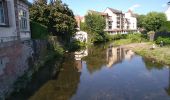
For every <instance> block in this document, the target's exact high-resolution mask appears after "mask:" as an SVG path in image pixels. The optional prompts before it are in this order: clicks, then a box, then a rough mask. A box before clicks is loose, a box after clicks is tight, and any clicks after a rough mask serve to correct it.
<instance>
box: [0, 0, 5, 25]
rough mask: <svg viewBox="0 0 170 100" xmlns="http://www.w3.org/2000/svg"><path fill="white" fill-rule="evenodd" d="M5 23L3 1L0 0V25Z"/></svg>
mask: <svg viewBox="0 0 170 100" xmlns="http://www.w3.org/2000/svg"><path fill="white" fill-rule="evenodd" d="M4 24H5V14H4V6H3V2H2V1H0V25H4Z"/></svg>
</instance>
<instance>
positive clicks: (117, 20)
mask: <svg viewBox="0 0 170 100" xmlns="http://www.w3.org/2000/svg"><path fill="white" fill-rule="evenodd" d="M104 13H106V14H108V17H106V29H105V31H106V32H108V33H110V34H117V33H128V32H136V31H137V19H136V17H135V14H133V12H132V11H130V10H129V11H128V12H126V13H123V12H122V11H119V10H116V9H112V8H106V10H105V11H104Z"/></svg>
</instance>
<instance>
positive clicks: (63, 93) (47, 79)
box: [9, 45, 170, 100]
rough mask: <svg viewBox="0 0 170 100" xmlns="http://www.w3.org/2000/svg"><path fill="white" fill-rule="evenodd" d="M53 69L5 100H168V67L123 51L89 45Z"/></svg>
mask: <svg viewBox="0 0 170 100" xmlns="http://www.w3.org/2000/svg"><path fill="white" fill-rule="evenodd" d="M53 67H54V66H51V65H50V66H45V67H44V69H42V70H40V71H39V72H37V74H36V75H35V76H34V77H33V79H32V80H31V82H30V84H29V85H28V86H27V87H26V89H25V90H24V89H23V90H22V91H20V92H18V93H15V94H14V95H12V96H11V97H10V98H9V100H27V99H29V100H170V68H169V67H168V66H166V65H162V64H158V63H156V62H155V61H153V60H150V59H145V58H143V57H141V56H139V55H136V54H135V53H134V52H133V51H131V50H127V49H124V48H119V47H114V46H113V45H110V46H108V47H107V46H103V45H99V46H92V47H89V48H88V49H86V50H82V51H79V52H75V53H68V54H66V55H65V57H64V61H63V63H62V64H61V67H60V71H59V72H58V73H57V74H55V75H54V73H53V72H54V70H55V69H54V68H53ZM49 69H50V70H49ZM37 83H41V84H37Z"/></svg>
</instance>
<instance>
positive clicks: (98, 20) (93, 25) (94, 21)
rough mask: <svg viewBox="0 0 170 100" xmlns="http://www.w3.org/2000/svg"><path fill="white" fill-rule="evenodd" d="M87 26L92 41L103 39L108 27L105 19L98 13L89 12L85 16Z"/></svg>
mask: <svg viewBox="0 0 170 100" xmlns="http://www.w3.org/2000/svg"><path fill="white" fill-rule="evenodd" d="M85 19H86V20H85V26H86V27H87V28H86V29H87V31H88V33H90V36H91V37H92V41H94V42H99V41H103V38H104V36H105V35H104V29H105V27H106V22H105V19H104V18H103V17H102V16H101V15H100V14H97V13H89V14H88V15H86V16H85Z"/></svg>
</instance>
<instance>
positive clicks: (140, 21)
mask: <svg viewBox="0 0 170 100" xmlns="http://www.w3.org/2000/svg"><path fill="white" fill-rule="evenodd" d="M144 19H145V15H138V16H137V26H138V27H139V28H143V27H144Z"/></svg>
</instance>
